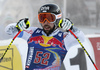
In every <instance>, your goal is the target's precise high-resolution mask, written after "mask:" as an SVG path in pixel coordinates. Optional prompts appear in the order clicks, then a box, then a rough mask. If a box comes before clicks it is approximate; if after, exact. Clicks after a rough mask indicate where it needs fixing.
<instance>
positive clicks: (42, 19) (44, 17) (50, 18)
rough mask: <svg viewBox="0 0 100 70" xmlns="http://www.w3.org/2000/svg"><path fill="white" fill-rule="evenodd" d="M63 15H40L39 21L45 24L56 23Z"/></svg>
mask: <svg viewBox="0 0 100 70" xmlns="http://www.w3.org/2000/svg"><path fill="white" fill-rule="evenodd" d="M61 16H62V15H61V14H58V15H55V14H53V13H39V14H38V19H39V22H40V23H44V22H45V21H48V22H49V23H54V22H55V21H56V19H59V18H61Z"/></svg>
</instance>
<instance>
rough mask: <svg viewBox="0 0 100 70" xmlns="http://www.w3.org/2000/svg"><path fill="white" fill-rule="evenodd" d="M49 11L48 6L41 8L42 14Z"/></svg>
mask: <svg viewBox="0 0 100 70" xmlns="http://www.w3.org/2000/svg"><path fill="white" fill-rule="evenodd" d="M49 9H50V7H49V6H44V7H41V11H43V12H47V10H49Z"/></svg>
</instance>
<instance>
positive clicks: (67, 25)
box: [58, 18, 73, 31]
mask: <svg viewBox="0 0 100 70" xmlns="http://www.w3.org/2000/svg"><path fill="white" fill-rule="evenodd" d="M58 26H59V27H60V28H62V29H63V30H65V31H68V30H69V29H72V26H73V24H72V22H71V21H70V20H69V19H67V18H66V19H65V18H64V19H61V20H60V21H59V24H58Z"/></svg>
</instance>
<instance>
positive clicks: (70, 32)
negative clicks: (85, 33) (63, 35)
mask: <svg viewBox="0 0 100 70" xmlns="http://www.w3.org/2000/svg"><path fill="white" fill-rule="evenodd" d="M69 31H70V33H71V34H72V35H73V36H74V37H75V38H76V39H77V41H78V42H79V44H80V45H81V47H82V48H83V50H84V51H85V52H86V54H87V55H88V57H89V58H90V60H91V62H92V63H93V65H94V67H95V68H96V70H98V68H97V66H96V64H95V63H94V62H93V60H92V58H91V57H90V55H89V53H88V52H87V51H86V49H85V48H84V46H83V44H82V43H81V41H80V40H79V39H78V37H77V36H76V35H75V34H74V33H73V32H72V30H70V29H69Z"/></svg>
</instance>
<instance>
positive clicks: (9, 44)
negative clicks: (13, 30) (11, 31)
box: [0, 30, 21, 62]
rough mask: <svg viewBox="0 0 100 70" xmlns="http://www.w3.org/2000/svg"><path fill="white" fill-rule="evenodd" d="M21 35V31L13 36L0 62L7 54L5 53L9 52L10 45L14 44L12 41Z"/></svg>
mask: <svg viewBox="0 0 100 70" xmlns="http://www.w3.org/2000/svg"><path fill="white" fill-rule="evenodd" d="M20 33H21V30H20V31H19V32H18V33H17V34H16V35H15V36H14V38H13V39H12V41H11V42H10V44H9V45H8V47H7V49H6V50H5V52H4V54H3V55H2V57H1V59H0V62H1V61H2V59H3V58H4V56H5V54H6V53H7V51H8V50H9V48H10V46H11V45H12V43H13V42H14V40H15V39H16V37H17V36H18V35H19V34H20Z"/></svg>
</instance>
